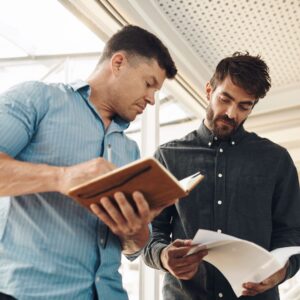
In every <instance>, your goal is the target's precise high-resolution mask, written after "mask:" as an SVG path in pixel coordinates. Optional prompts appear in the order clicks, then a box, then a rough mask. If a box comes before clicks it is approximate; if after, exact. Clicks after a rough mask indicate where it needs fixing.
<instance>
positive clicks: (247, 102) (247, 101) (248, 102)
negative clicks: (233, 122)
mask: <svg viewBox="0 0 300 300" xmlns="http://www.w3.org/2000/svg"><path fill="white" fill-rule="evenodd" d="M221 94H222V95H224V96H226V97H228V98H229V99H231V100H235V98H234V97H233V96H232V95H230V94H229V93H228V92H222V93H221ZM240 104H246V105H254V104H255V100H253V101H252V100H245V101H241V102H240Z"/></svg>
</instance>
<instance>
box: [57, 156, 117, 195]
mask: <svg viewBox="0 0 300 300" xmlns="http://www.w3.org/2000/svg"><path fill="white" fill-rule="evenodd" d="M115 168H116V166H115V165H113V164H112V163H110V162H108V161H107V160H105V159H104V158H102V157H98V158H95V159H92V160H89V161H86V162H84V163H80V164H77V165H74V166H70V167H63V168H61V173H60V181H59V192H61V193H62V194H67V193H68V191H69V189H70V188H71V187H74V186H76V185H78V184H80V183H82V182H85V181H87V180H89V179H92V178H95V177H97V176H100V175H102V174H105V173H107V172H110V171H112V170H114V169H115Z"/></svg>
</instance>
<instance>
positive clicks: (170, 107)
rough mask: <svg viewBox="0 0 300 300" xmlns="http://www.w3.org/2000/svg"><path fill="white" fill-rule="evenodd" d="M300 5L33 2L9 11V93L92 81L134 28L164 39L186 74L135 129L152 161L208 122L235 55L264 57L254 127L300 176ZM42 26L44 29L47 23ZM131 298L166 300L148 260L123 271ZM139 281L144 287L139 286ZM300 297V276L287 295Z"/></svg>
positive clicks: (4, 34) (3, 35) (4, 32)
mask: <svg viewBox="0 0 300 300" xmlns="http://www.w3.org/2000/svg"><path fill="white" fill-rule="evenodd" d="M299 16H300V2H299V1H297V0H270V1H265V0H262V1H254V0H240V1H238V0H232V1H229V0H194V1H189V0H59V1H54V0H45V1H38V0H28V1H20V0H19V1H18V0H11V1H5V2H2V3H1V4H0V45H1V47H0V92H3V91H4V90H5V89H7V88H9V87H10V86H12V85H14V84H17V83H19V82H21V81H25V80H41V81H45V82H71V81H74V80H75V79H77V78H81V79H85V78H86V77H87V76H88V74H89V73H90V72H91V71H92V69H93V67H94V65H95V64H96V62H97V60H98V58H99V55H100V53H101V50H102V49H103V47H104V45H105V42H106V40H107V39H108V37H109V36H111V35H112V34H113V33H114V32H116V31H117V30H118V29H120V28H121V27H122V26H124V25H126V24H136V25H139V26H141V27H144V28H146V29H148V30H150V31H152V32H153V33H155V34H157V35H158V36H159V37H160V38H161V39H162V40H163V41H164V43H165V44H166V45H167V46H168V48H169V49H170V52H171V54H172V56H173V58H174V60H175V61H176V64H177V67H178V71H179V72H178V75H177V76H176V79H175V80H173V81H167V82H166V83H165V84H164V87H163V89H162V91H161V92H160V93H159V94H158V95H157V96H156V97H157V99H156V105H155V107H149V108H148V109H147V111H146V113H145V114H144V115H143V116H142V117H138V118H137V119H136V120H135V121H134V122H133V123H132V124H131V126H130V127H129V128H128V130H127V134H128V135H129V136H130V137H131V138H133V139H135V140H136V141H137V142H138V144H139V146H140V148H141V153H142V156H149V155H152V154H153V152H154V151H155V149H156V148H157V146H158V145H159V144H161V143H164V142H166V141H168V140H171V139H174V138H179V137H182V136H184V135H185V134H186V133H188V132H190V131H191V130H194V129H195V128H197V127H198V126H199V124H200V122H201V120H202V118H203V116H204V115H205V110H206V107H207V104H208V102H207V99H206V96H205V93H204V91H205V84H206V82H207V81H208V80H209V79H210V75H211V73H212V72H213V70H214V67H215V65H216V63H217V62H218V61H219V60H220V59H222V58H223V57H225V56H228V55H230V54H232V53H233V52H235V51H249V52H250V54H259V55H261V56H262V57H263V58H264V59H265V60H266V62H267V63H268V65H269V67H270V72H271V78H272V88H271V90H270V92H269V94H268V95H267V96H266V98H265V99H263V100H261V101H260V102H259V103H258V104H257V105H256V107H255V109H254V111H253V113H252V114H251V116H250V117H249V119H248V120H247V123H246V129H247V130H249V131H255V132H257V133H258V134H259V135H261V136H263V137H266V138H269V139H271V140H273V141H274V142H276V143H278V144H280V145H282V146H284V147H285V148H287V149H288V151H289V153H290V154H291V156H292V158H293V161H294V163H295V165H296V167H297V169H298V175H299V174H300V134H299V133H300V117H299V116H300V99H299V95H300V72H299V70H300V17H299ZM37 24H38V25H37ZM120 271H121V272H122V274H123V277H124V286H125V287H126V289H127V290H128V293H129V297H130V299H131V300H136V299H141V300H148V299H149V300H150V299H162V298H161V297H162V296H161V280H162V276H163V274H162V273H161V272H157V271H153V270H151V269H149V268H147V267H145V265H144V264H143V262H142V261H141V260H137V261H135V262H133V263H131V262H128V261H127V260H126V259H123V264H122V267H121V270H120ZM137 282H139V284H137ZM280 291H281V295H282V299H283V300H292V299H294V300H297V299H300V296H299V295H300V276H299V274H298V275H297V276H295V277H294V278H293V279H291V280H290V281H288V282H286V283H284V284H283V285H282V286H281V288H280Z"/></svg>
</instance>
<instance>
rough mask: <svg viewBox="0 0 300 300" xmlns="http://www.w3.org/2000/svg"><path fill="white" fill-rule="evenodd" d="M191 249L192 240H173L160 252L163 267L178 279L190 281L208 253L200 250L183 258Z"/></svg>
mask: <svg viewBox="0 0 300 300" xmlns="http://www.w3.org/2000/svg"><path fill="white" fill-rule="evenodd" d="M193 247H194V246H193V245H192V240H179V239H177V240H175V241H174V242H173V243H172V244H170V245H168V246H167V247H166V248H164V249H163V250H162V252H161V255H160V259H161V262H162V265H163V267H164V268H165V269H166V270H167V271H169V272H170V273H171V274H172V275H173V276H175V277H176V278H178V279H182V280H189V279H191V278H192V277H193V276H194V275H195V274H196V272H197V270H198V267H199V264H200V263H201V262H202V259H203V257H204V256H205V255H207V253H208V252H207V250H202V251H199V252H196V253H194V254H191V255H188V256H185V255H186V254H187V252H188V251H189V250H190V249H191V248H193Z"/></svg>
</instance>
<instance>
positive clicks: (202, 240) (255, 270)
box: [188, 229, 300, 297]
mask: <svg viewBox="0 0 300 300" xmlns="http://www.w3.org/2000/svg"><path fill="white" fill-rule="evenodd" d="M193 244H195V245H197V246H195V248H193V249H192V250H191V251H190V252H189V253H188V255H189V254H192V253H193V252H196V251H199V250H201V249H203V248H206V249H208V255H207V256H205V257H204V260H205V261H207V262H209V263H211V264H212V265H214V266H215V267H216V268H217V269H218V270H219V271H221V272H222V273H223V275H224V276H225V277H226V279H227V280H228V281H229V283H230V285H231V287H232V289H233V290H234V292H235V294H236V296H237V297H240V296H241V295H242V291H243V287H242V284H243V283H246V282H255V283H259V282H261V281H262V280H264V279H266V278H268V277H269V276H271V275H272V274H274V273H275V272H277V271H278V270H279V269H281V268H282V267H283V266H284V265H285V264H286V262H287V261H288V259H289V257H290V256H292V255H294V254H300V247H285V248H280V249H276V250H274V251H272V252H268V251H267V250H265V249H264V248H262V247H260V246H258V245H256V244H254V243H251V242H249V241H246V240H241V239H238V238H235V237H233V236H230V235H226V234H223V233H217V232H215V231H210V230H203V229H199V230H198V232H197V233H196V235H195V237H194V239H193Z"/></svg>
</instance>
